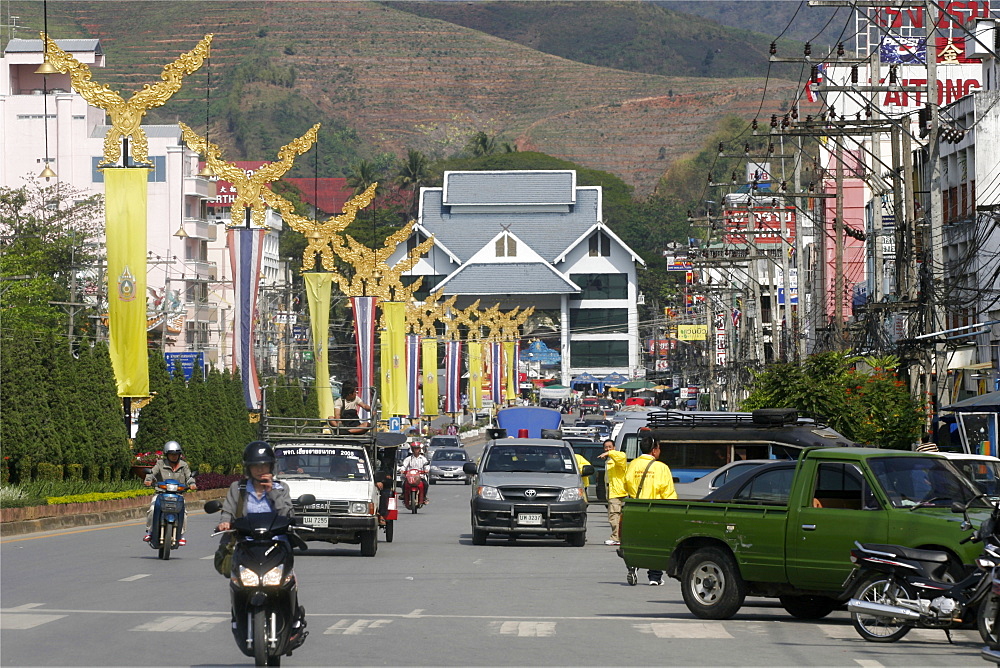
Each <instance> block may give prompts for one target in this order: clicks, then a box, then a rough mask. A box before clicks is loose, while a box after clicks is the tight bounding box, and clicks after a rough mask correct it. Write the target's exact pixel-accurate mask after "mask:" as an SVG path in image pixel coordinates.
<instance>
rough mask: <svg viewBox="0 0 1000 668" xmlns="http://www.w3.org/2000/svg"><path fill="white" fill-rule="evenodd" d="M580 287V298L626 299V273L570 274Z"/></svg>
mask: <svg viewBox="0 0 1000 668" xmlns="http://www.w3.org/2000/svg"><path fill="white" fill-rule="evenodd" d="M569 280H571V281H573V282H574V283H576V284H577V285H579V286H580V287H581V288H583V292H581V293H580V297H579V298H580V299H628V275H627V274H570V275H569Z"/></svg>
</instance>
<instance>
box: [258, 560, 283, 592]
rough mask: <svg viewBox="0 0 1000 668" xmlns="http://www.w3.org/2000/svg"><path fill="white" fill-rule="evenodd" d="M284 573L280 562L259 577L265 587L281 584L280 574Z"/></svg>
mask: <svg viewBox="0 0 1000 668" xmlns="http://www.w3.org/2000/svg"><path fill="white" fill-rule="evenodd" d="M283 573H284V566H281V565H280V564H279V565H278V566H275V567H274V568H272V569H271V570H269V571H268V572H267V573H264V577H263V578H261V580H262V582H263V584H264V586H265V587H277V586H278V585H280V584H281V576H282V574H283Z"/></svg>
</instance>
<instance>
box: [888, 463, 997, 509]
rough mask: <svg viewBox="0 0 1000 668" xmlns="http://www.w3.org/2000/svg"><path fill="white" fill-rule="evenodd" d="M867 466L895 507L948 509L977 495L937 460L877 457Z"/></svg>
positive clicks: (960, 478) (951, 469) (967, 483)
mask: <svg viewBox="0 0 1000 668" xmlns="http://www.w3.org/2000/svg"><path fill="white" fill-rule="evenodd" d="M869 464H870V466H871V469H872V472H873V473H874V474H875V478H876V480H878V484H879V485H880V486H881V487H882V490H883V491H884V492H885V495H886V496H887V497H888V498H889V502H890V503H892V505H893V506H894V507H896V508H913V507H916V506H922V507H931V506H933V507H948V506H950V505H951V503H952V502H953V501H958V502H959V503H968V502H969V500H970V499H972V498H973V497H975V496H976V495H977V494H978V493H979V491H978V490H976V489H975V488H974V487H973V486H972V483H970V482H968V481H967V480H965V479H963V478H962V477H961V476H960V475H958V474H957V472H956V471H955V469H954V468H952V467H951V465H950V464H948V462H946V461H945V460H943V459H938V458H936V457H878V458H873V459H871V460H869Z"/></svg>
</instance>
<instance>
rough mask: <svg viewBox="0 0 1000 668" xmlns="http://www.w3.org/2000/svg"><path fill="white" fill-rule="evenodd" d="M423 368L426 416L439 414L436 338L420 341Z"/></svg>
mask: <svg viewBox="0 0 1000 668" xmlns="http://www.w3.org/2000/svg"><path fill="white" fill-rule="evenodd" d="M420 346H421V351H420V352H421V355H420V357H421V366H422V367H423V374H424V415H437V414H438V342H437V339H434V338H425V339H422V340H421V341H420Z"/></svg>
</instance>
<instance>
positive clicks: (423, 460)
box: [399, 441, 431, 509]
mask: <svg viewBox="0 0 1000 668" xmlns="http://www.w3.org/2000/svg"><path fill="white" fill-rule="evenodd" d="M422 450H423V449H422V447H421V445H420V443H418V442H416V441H414V442H413V443H411V444H410V454H409V456H408V457H407V458H406V459H404V460H403V463H402V464H401V465H400V467H399V470H400V471H401V472H402V473H403V474H404V475H403V503H404V504H406V507H407V509H409V508H410V490H411V487H410V483H409V482H408V481H407V480H406V475H405V474H406V472H407V471H409V470H413V469H418V470H420V471H421V475H420V483H419V484H420V487H419V488H418V489H419V492H418V494H419V496H418V501H417V503H418V504H419V505H421V506H422V505H424V504H426V503H427V476H428V474H429V473H430V470H431V463H430V462H429V461H428V460H427V457H424V455H423V452H422Z"/></svg>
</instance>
